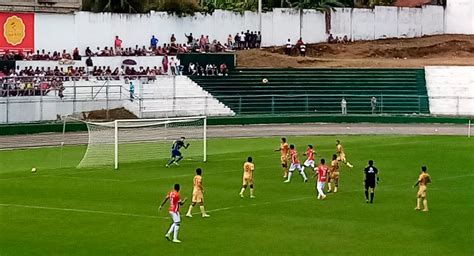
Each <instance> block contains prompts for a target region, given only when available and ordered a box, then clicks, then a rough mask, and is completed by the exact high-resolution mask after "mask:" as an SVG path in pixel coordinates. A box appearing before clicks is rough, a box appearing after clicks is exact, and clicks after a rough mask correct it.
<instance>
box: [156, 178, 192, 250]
mask: <svg viewBox="0 0 474 256" xmlns="http://www.w3.org/2000/svg"><path fill="white" fill-rule="evenodd" d="M168 199H169V200H170V208H169V209H168V211H169V213H170V215H171V219H172V220H173V223H172V224H171V226H170V229H169V230H168V233H166V235H165V238H166V239H168V241H170V240H171V233H172V232H173V240H172V241H173V242H174V243H181V241H180V240H178V231H179V224H180V223H181V217H180V216H179V207H180V206H181V205H183V204H184V203H185V202H186V200H187V198H184V200H181V198H180V196H179V184H174V190H172V191H170V192H169V193H168V194H167V195H166V197H165V199H164V200H163V202H162V203H161V205H160V210H161V208H163V205H165V203H166V201H168Z"/></svg>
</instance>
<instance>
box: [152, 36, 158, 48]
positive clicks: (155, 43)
mask: <svg viewBox="0 0 474 256" xmlns="http://www.w3.org/2000/svg"><path fill="white" fill-rule="evenodd" d="M157 45H158V39H157V38H156V37H155V36H151V39H150V46H151V48H152V49H153V50H155V49H156V46H157Z"/></svg>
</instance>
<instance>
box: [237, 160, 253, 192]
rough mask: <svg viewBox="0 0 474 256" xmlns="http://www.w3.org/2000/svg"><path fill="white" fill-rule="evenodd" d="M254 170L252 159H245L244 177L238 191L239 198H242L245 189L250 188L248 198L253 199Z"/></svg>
mask: <svg viewBox="0 0 474 256" xmlns="http://www.w3.org/2000/svg"><path fill="white" fill-rule="evenodd" d="M254 169H255V166H254V164H253V163H252V157H251V156H249V157H248V158H247V162H245V163H244V177H243V181H242V189H241V190H240V198H244V192H245V189H247V186H250V198H255V196H254V195H253V171H254Z"/></svg>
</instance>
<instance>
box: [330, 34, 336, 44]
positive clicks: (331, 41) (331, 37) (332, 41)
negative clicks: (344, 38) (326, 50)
mask: <svg viewBox="0 0 474 256" xmlns="http://www.w3.org/2000/svg"><path fill="white" fill-rule="evenodd" d="M335 42H336V41H335V39H334V37H333V36H332V34H329V37H328V44H334V43H335Z"/></svg>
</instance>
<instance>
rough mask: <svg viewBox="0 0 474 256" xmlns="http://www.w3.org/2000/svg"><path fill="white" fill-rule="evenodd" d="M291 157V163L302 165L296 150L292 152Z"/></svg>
mask: <svg viewBox="0 0 474 256" xmlns="http://www.w3.org/2000/svg"><path fill="white" fill-rule="evenodd" d="M290 155H291V163H293V164H299V163H300V160H298V152H296V150H295V149H292V150H290Z"/></svg>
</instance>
